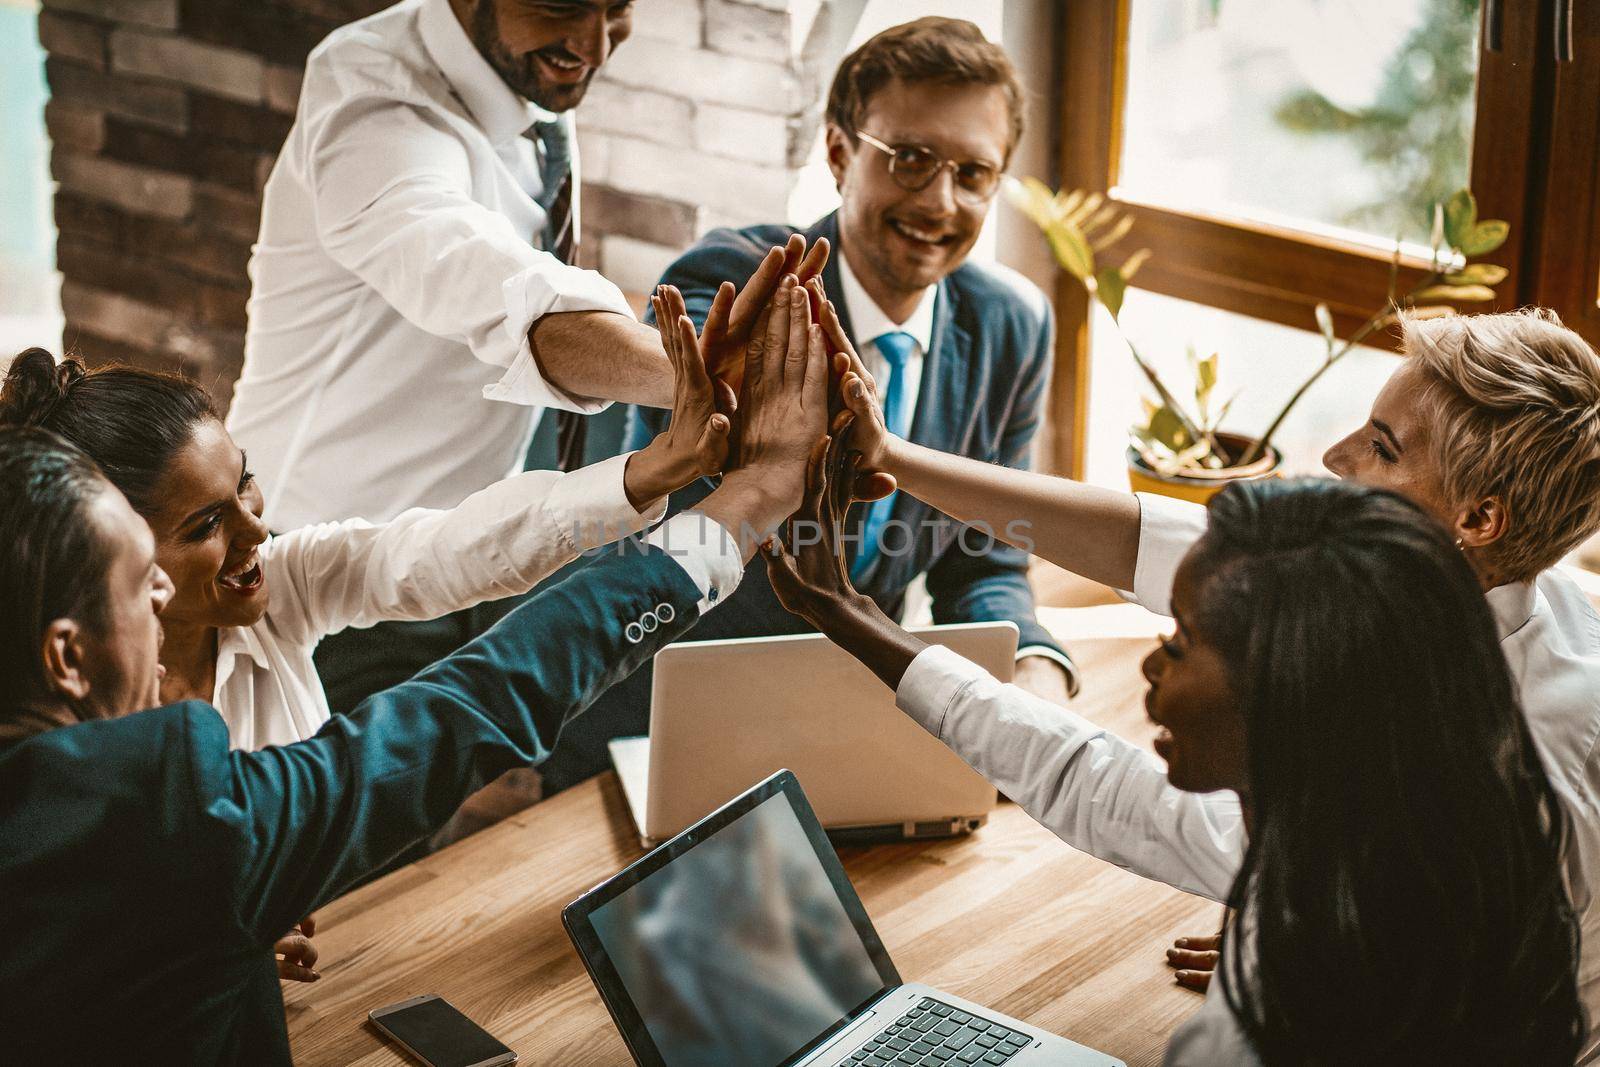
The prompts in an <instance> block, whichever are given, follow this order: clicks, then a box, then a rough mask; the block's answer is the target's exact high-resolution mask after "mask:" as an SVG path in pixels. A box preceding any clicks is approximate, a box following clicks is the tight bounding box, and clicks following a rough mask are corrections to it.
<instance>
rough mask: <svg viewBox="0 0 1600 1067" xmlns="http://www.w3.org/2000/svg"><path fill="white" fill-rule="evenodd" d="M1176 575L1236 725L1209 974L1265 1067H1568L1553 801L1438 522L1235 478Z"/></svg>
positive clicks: (1562, 819)
mask: <svg viewBox="0 0 1600 1067" xmlns="http://www.w3.org/2000/svg"><path fill="white" fill-rule="evenodd" d="M1184 567H1185V568H1186V569H1187V571H1188V573H1191V574H1195V575H1198V576H1199V577H1198V579H1197V581H1198V586H1197V592H1196V594H1195V596H1194V604H1193V607H1192V609H1191V612H1190V618H1189V619H1188V620H1186V623H1185V625H1186V626H1187V627H1188V630H1189V634H1190V636H1191V637H1195V638H1197V639H1199V638H1203V639H1204V640H1205V641H1206V643H1208V644H1210V645H1211V646H1213V647H1214V648H1216V649H1217V651H1218V652H1220V653H1221V655H1222V657H1223V660H1224V661H1225V662H1226V663H1227V666H1228V673H1229V675H1230V678H1231V680H1232V682H1233V689H1234V696H1235V698H1236V700H1237V703H1238V707H1239V711H1240V713H1241V714H1242V715H1243V717H1244V721H1245V733H1246V738H1247V747H1248V750H1249V755H1248V761H1249V780H1250V798H1251V802H1252V804H1253V807H1254V825H1253V826H1252V827H1251V830H1250V841H1249V845H1248V847H1247V848H1246V850H1245V855H1244V862H1243V864H1242V865H1241V867H1240V870H1239V874H1238V876H1237V878H1236V880H1235V881H1234V883H1233V889H1232V891H1231V892H1230V893H1229V897H1228V903H1229V904H1230V905H1232V906H1233V907H1234V908H1235V909H1237V917H1236V918H1235V919H1234V921H1233V923H1232V925H1231V927H1230V932H1229V934H1228V936H1227V938H1226V940H1225V942H1224V944H1223V954H1222V961H1221V964H1220V966H1219V967H1218V970H1217V977H1216V978H1215V979H1214V980H1215V981H1220V982H1221V983H1222V992H1223V995H1224V997H1225V999H1226V1001H1227V1004H1228V1007H1229V1008H1230V1009H1231V1010H1232V1012H1233V1014H1234V1016H1235V1017H1236V1018H1237V1019H1238V1020H1239V1022H1240V1024H1241V1026H1242V1027H1243V1028H1244V1031H1245V1033H1246V1034H1247V1035H1248V1036H1249V1038H1250V1042H1251V1044H1252V1045H1253V1046H1254V1047H1255V1051H1256V1053H1257V1055H1258V1056H1259V1057H1260V1059H1261V1062H1263V1063H1269V1064H1318V1065H1321V1067H1341V1065H1345V1064H1361V1065H1363V1067H1373V1065H1382V1064H1412V1063H1458V1064H1465V1063H1473V1064H1487V1063H1525V1064H1565V1063H1571V1062H1572V1061H1573V1059H1575V1058H1576V1057H1577V1054H1578V1051H1579V1049H1580V1048H1581V1047H1582V1037H1583V1031H1584V1020H1583V1012H1582V1008H1581V1006H1580V1004H1579V1001H1578V987H1577V971H1578V928H1577V923H1576V920H1575V919H1574V917H1573V914H1572V907H1571V904H1570V903H1569V901H1568V899H1567V894H1566V889H1565V883H1564V881H1563V874H1562V871H1563V868H1562V864H1561V848H1562V841H1563V839H1564V835H1565V829H1564V828H1565V826H1566V822H1567V816H1566V814H1565V811H1564V809H1563V808H1562V807H1561V803H1560V801H1559V800H1558V799H1557V797H1556V794H1555V790H1554V789H1553V788H1552V787H1551V785H1550V780H1549V778H1548V777H1547V776H1546V775H1545V771H1544V765H1543V763H1542V761H1541V760H1540V757H1539V751H1538V748H1537V746H1536V745H1535V744H1534V741H1533V736H1532V734H1530V733H1529V731H1528V724H1527V720H1526V718H1525V717H1524V716H1523V714H1522V710H1521V708H1519V707H1518V705H1517V696H1516V685H1515V682H1514V681H1513V679H1512V676H1511V670H1510V667H1509V666H1508V665H1507V663H1506V657H1505V653H1504V652H1503V651H1502V650H1501V648H1500V635H1499V633H1498V631H1497V630H1496V628H1495V622H1494V616H1493V614H1492V613H1491V612H1490V609H1489V604H1488V601H1486V600H1485V599H1484V596H1483V590H1482V588H1481V587H1480V586H1479V585H1478V580H1477V578H1476V576H1474V574H1473V573H1472V568H1471V567H1470V566H1468V564H1467V562H1466V560H1465V559H1464V558H1463V557H1462V555H1461V552H1460V550H1459V549H1457V548H1456V547H1455V545H1453V544H1452V543H1451V540H1450V536H1449V535H1448V534H1447V533H1446V532H1445V531H1444V528H1443V527H1441V526H1439V525H1438V524H1437V523H1435V522H1434V521H1433V520H1432V519H1430V518H1429V517H1428V516H1427V515H1425V514H1423V512H1422V511H1421V509H1419V508H1418V507H1417V506H1416V505H1415V504H1413V503H1411V502H1410V501H1408V500H1406V499H1404V498H1402V497H1400V496H1397V495H1395V494H1393V493H1388V492H1384V491H1382V490H1376V489H1370V488H1365V487H1362V486H1358V485H1356V484H1354V483H1352V482H1340V481H1333V480H1331V479H1308V480H1305V481H1276V480H1274V481H1259V482H1236V483H1234V484H1233V485H1230V486H1229V487H1228V488H1227V489H1226V490H1224V491H1223V492H1222V493H1220V494H1219V495H1217V496H1216V497H1215V498H1214V499H1213V500H1212V501H1211V506H1210V511H1209V516H1208V527H1207V530H1206V534H1205V536H1204V537H1202V538H1201V539H1200V541H1199V542H1197V543H1196V545H1195V546H1194V548H1193V549H1191V550H1190V553H1189V556H1188V558H1187V559H1186V560H1185V562H1184ZM1352 1020H1360V1022H1359V1025H1355V1026H1352V1025H1350V1024H1351V1021H1352Z"/></svg>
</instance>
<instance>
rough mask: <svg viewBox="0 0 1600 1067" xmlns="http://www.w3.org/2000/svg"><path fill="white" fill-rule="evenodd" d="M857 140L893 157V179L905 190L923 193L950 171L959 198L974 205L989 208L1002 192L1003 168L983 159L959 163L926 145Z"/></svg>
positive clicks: (867, 138) (862, 135)
mask: <svg viewBox="0 0 1600 1067" xmlns="http://www.w3.org/2000/svg"><path fill="white" fill-rule="evenodd" d="M856 136H857V137H859V138H860V139H861V140H863V141H865V142H866V143H867V144H869V145H871V146H872V147H873V148H876V149H877V150H878V151H880V152H882V153H884V154H885V155H887V156H888V157H889V177H891V178H893V179H894V181H895V184H896V185H898V186H900V188H902V189H906V190H909V191H911V192H913V193H916V192H921V191H922V190H923V189H926V188H927V187H928V186H929V185H931V184H933V181H934V179H935V178H937V177H938V176H939V172H940V171H942V170H946V169H948V170H949V171H950V175H951V177H952V178H954V179H955V193H956V196H957V197H959V198H960V199H962V200H965V201H967V202H968V203H972V204H987V203H988V202H989V201H990V200H992V199H993V198H994V194H995V190H997V189H999V188H1000V168H999V167H997V166H995V165H994V164H993V163H989V162H986V161H984V160H981V159H969V160H967V161H966V162H964V163H957V162H956V161H955V160H953V159H945V158H943V157H942V156H940V155H938V154H937V153H935V152H934V151H933V150H932V149H930V148H924V147H923V146H922V145H916V144H902V145H887V144H884V143H883V142H882V141H880V140H878V139H877V138H876V137H874V136H872V135H871V134H869V133H863V132H862V131H860V130H857V131H856Z"/></svg>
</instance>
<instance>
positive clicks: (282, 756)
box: [191, 278, 828, 946]
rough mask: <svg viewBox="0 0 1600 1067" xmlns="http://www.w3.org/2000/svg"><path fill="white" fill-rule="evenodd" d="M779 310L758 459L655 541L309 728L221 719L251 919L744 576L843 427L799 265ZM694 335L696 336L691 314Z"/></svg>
mask: <svg viewBox="0 0 1600 1067" xmlns="http://www.w3.org/2000/svg"><path fill="white" fill-rule="evenodd" d="M763 317H764V319H766V320H767V321H764V322H763V324H762V331H761V334H760V336H759V337H757V338H754V339H753V340H752V343H751V345H750V351H749V353H748V354H747V356H746V358H745V367H744V371H745V376H746V382H745V390H744V397H745V399H746V401H747V408H746V410H745V411H744V412H743V413H742V417H743V419H744V420H745V427H744V438H743V444H744V452H743V456H742V461H743V462H742V464H741V465H740V466H739V467H738V468H737V469H735V470H733V471H730V472H729V474H728V476H727V477H726V478H725V479H724V481H723V484H722V486H721V487H719V488H718V490H717V491H716V492H715V493H713V494H712V495H711V496H710V497H709V498H707V500H706V501H705V503H704V506H703V508H702V509H701V511H700V513H699V514H698V515H696V514H694V513H689V514H685V515H680V516H678V517H677V518H675V519H673V520H671V521H670V522H669V523H667V524H666V525H665V526H663V527H661V528H659V529H658V530H656V531H655V532H654V533H652V534H651V535H650V537H649V539H648V541H647V546H648V547H646V548H645V549H644V550H643V554H642V555H640V554H636V553H632V552H628V553H617V554H615V555H612V556H608V557H605V558H603V559H601V560H599V561H597V562H596V563H595V564H593V565H591V566H589V567H586V568H584V569H583V570H582V571H580V572H578V573H577V574H575V575H573V576H572V577H571V578H569V579H568V580H567V581H564V582H561V583H560V584H558V585H555V586H553V587H552V588H550V589H548V590H546V591H545V592H543V593H541V594H540V595H539V596H537V597H535V598H534V599H533V600H531V601H529V602H528V603H526V604H524V605H522V606H521V607H519V608H517V609H516V610H515V611H513V612H512V613H511V614H510V615H508V616H506V618H505V619H503V620H501V622H500V623H499V624H497V625H496V626H494V627H493V628H491V629H490V630H489V631H488V632H487V633H485V634H484V635H483V636H482V637H480V638H478V639H477V640H476V641H474V642H472V643H471V644H469V645H467V646H466V647H464V648H463V649H461V650H460V651H459V652H457V653H455V654H454V655H452V656H450V657H448V658H446V659H444V660H442V661H440V662H439V663H437V664H434V665H433V666H432V667H430V668H428V669H427V670H425V671H423V672H422V673H420V674H419V675H417V677H416V678H414V679H412V680H411V681H409V682H406V683H404V684H402V685H400V686H396V687H395V688H393V689H389V690H386V691H385V692H383V693H379V694H378V695H376V696H374V697H372V698H371V699H369V700H367V701H366V702H364V703H363V704H362V705H361V706H360V707H359V708H357V709H356V711H355V712H354V713H352V714H351V715H349V716H346V717H343V718H342V719H339V720H337V721H335V722H333V723H330V724H329V725H328V726H326V727H324V728H323V730H322V731H321V732H320V733H318V734H317V736H316V737H314V738H311V739H310V740H308V741H302V742H300V743H299V744H294V745H285V746H279V747H275V748H267V749H263V750H261V751H259V752H248V753H247V752H232V753H228V752H226V742H227V738H226V733H225V731H223V730H222V728H221V723H220V721H218V720H216V719H215V717H214V716H213V717H212V718H211V719H210V730H209V733H208V735H207V737H206V738H204V739H202V740H203V742H204V743H202V744H197V745H196V746H195V751H194V753H193V764H194V768H195V770H194V774H193V775H192V776H191V777H192V779H193V780H194V781H195V782H196V788H197V790H198V793H199V797H198V799H199V800H200V801H201V811H202V812H203V816H202V819H201V831H200V832H201V833H202V834H203V835H206V836H208V837H210V838H211V839H212V840H211V841H210V842H208V843H209V844H210V845H212V846H214V847H215V850H216V853H217V854H219V855H225V857H226V859H225V862H223V863H222V864H220V866H219V869H220V870H222V871H225V872H226V877H227V878H228V879H229V880H230V882H229V884H230V885H231V887H232V896H233V901H234V905H235V909H236V913H237V916H238V919H239V921H240V922H241V923H242V924H243V925H244V926H245V928H246V929H248V930H251V931H252V932H253V933H254V934H256V935H257V936H258V937H260V938H261V939H262V944H263V946H265V945H269V944H271V943H272V941H273V940H274V939H275V938H277V937H278V936H279V935H280V934H281V933H282V932H283V931H284V930H286V929H288V928H289V926H290V925H291V924H292V923H294V922H295V921H297V920H298V919H299V918H300V917H302V916H304V915H305V914H307V913H308V912H310V911H311V910H312V909H314V908H315V907H316V906H317V905H318V904H320V903H322V902H324V901H326V900H328V899H330V898H332V897H333V896H335V895H337V894H338V893H340V892H342V891H343V890H344V889H345V888H347V887H348V886H349V885H350V884H351V883H352V882H353V881H354V880H356V879H358V878H360V877H362V876H363V875H365V874H367V873H370V872H371V871H372V870H374V869H376V868H377V867H379V866H381V865H382V864H383V863H385V862H387V861H388V860H389V859H390V858H392V857H393V856H394V855H395V854H396V853H398V852H399V851H400V850H401V849H402V848H404V847H405V846H407V845H409V844H410V843H412V842H413V841H416V840H418V839H420V838H422V837H423V836H425V835H426V834H427V833H428V832H430V831H431V830H432V829H434V828H435V827H437V826H438V825H439V824H440V823H442V822H443V821H444V820H445V819H446V818H448V817H449V815H450V813H451V812H452V811H454V810H455V808H456V806H457V805H458V804H459V803H460V801H461V798H462V797H464V796H465V795H466V794H467V793H468V792H470V791H471V790H472V789H474V788H476V787H477V786H479V785H481V784H483V783H484V782H486V781H488V780H490V779H492V778H494V777H495V776H496V775H497V774H499V773H501V772H503V771H505V770H508V769H510V768H512V767H515V766H526V765H529V764H535V763H538V762H540V761H541V760H543V759H544V758H545V756H547V755H548V754H549V751H550V749H551V747H552V746H553V745H554V744H555V741H556V737H557V735H558V733H559V731H560V729H561V727H562V725H563V723H565V722H566V720H568V719H569V718H571V717H572V716H573V715H576V714H577V713H578V712H580V711H582V710H583V708H585V707H586V706H588V704H589V703H591V702H592V701H593V700H594V699H595V698H596V697H597V696H599V694H600V693H602V692H603V691H604V690H605V689H606V688H607V687H608V686H610V685H612V684H613V683H615V682H617V681H619V680H620V679H622V678H624V677H626V676H627V675H628V674H630V673H632V672H633V671H634V670H635V669H637V668H638V667H639V666H640V665H641V664H643V663H644V662H645V661H646V660H647V659H648V658H649V657H650V655H651V654H652V653H653V652H654V651H656V650H657V649H658V648H660V647H661V646H662V645H664V644H666V643H667V642H669V641H671V640H673V639H674V638H676V637H677V636H679V635H681V634H682V633H683V632H684V631H685V630H687V629H688V628H689V627H690V626H692V625H693V624H694V622H695V621H696V619H697V618H698V617H699V615H700V613H701V612H703V611H705V610H708V609H709V608H710V606H711V605H712V604H714V603H716V602H717V601H718V600H719V599H721V595H725V594H727V593H729V592H731V591H732V589H733V588H734V587H735V586H737V584H738V582H739V578H740V576H741V574H742V573H743V569H744V565H745V563H746V562H747V560H748V558H749V554H750V553H752V552H753V551H754V546H755V543H756V542H755V539H754V537H746V536H745V534H746V531H752V532H757V535H759V532H763V531H766V530H770V529H773V528H776V526H777V525H778V524H779V523H780V522H781V521H782V518H783V516H785V515H787V514H789V513H790V512H791V511H792V510H793V509H794V507H795V506H796V505H797V503H798V502H799V500H800V497H801V487H802V484H803V481H804V478H805V462H806V457H807V453H808V451H809V449H810V446H811V442H812V441H814V440H818V439H823V437H824V434H823V431H824V430H825V429H826V426H827V377H828V372H827V355H826V353H825V351H824V348H823V342H822V336H821V333H820V331H818V330H817V328H816V327H815V326H813V325H811V322H810V317H809V315H808V314H807V310H806V299H805V296H804V293H803V291H802V290H801V289H799V288H798V286H796V285H795V284H794V282H793V279H792V278H791V279H788V280H786V281H785V282H784V284H783V285H782V286H781V288H780V291H779V294H778V298H777V301H776V302H775V306H774V307H773V309H772V313H771V315H770V316H763ZM674 324H675V325H677V326H685V325H687V319H686V318H685V317H683V316H678V317H676V318H675V320H674ZM683 339H684V340H685V341H686V342H689V341H693V340H696V338H695V337H694V334H693V331H692V327H690V328H689V329H688V330H687V331H686V333H685V334H684V338H683ZM701 520H705V521H701ZM708 524H710V525H714V526H715V535H714V536H712V537H710V538H703V537H701V536H700V534H701V532H702V531H703V530H704V529H705V527H706V526H707V525H708ZM674 533H676V534H677V535H678V536H676V537H673V536H672V535H673V534H674ZM719 594H720V595H719ZM197 721H200V722H202V723H203V722H205V721H206V720H205V717H204V716H199V717H197Z"/></svg>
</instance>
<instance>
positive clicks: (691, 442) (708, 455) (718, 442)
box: [623, 285, 738, 508]
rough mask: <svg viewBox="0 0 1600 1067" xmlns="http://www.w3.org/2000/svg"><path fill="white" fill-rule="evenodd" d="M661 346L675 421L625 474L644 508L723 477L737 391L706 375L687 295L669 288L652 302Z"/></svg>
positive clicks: (632, 459)
mask: <svg viewBox="0 0 1600 1067" xmlns="http://www.w3.org/2000/svg"><path fill="white" fill-rule="evenodd" d="M650 305H651V307H652V308H653V309H654V310H655V319H656V330H657V331H658V332H659V333H660V334H661V346H662V347H663V348H665V349H666V351H667V359H668V360H670V361H671V363H672V375H673V396H672V415H671V420H670V421H669V422H668V424H667V428H666V429H665V430H663V431H662V432H661V433H659V434H657V435H656V436H655V439H654V440H652V441H651V442H650V443H649V444H648V445H646V446H645V447H644V448H642V449H640V450H639V451H638V452H636V453H634V454H633V456H631V457H630V458H629V460H628V466H627V469H626V470H625V471H624V472H623V485H624V488H625V489H626V490H627V493H628V500H629V502H630V503H632V504H633V505H634V507H636V508H643V507H644V506H645V505H647V504H648V503H650V502H651V501H653V500H658V499H660V498H661V497H663V496H666V495H667V494H668V493H671V492H673V491H674V490H676V489H681V488H682V487H683V486H685V485H688V484H689V483H690V482H692V481H694V480H695V479H696V478H702V477H706V476H708V475H712V474H717V473H720V472H721V470H722V468H723V465H724V464H725V463H726V462H727V459H728V441H729V436H730V432H731V430H732V422H731V420H730V416H731V415H732V414H733V412H734V410H735V409H736V408H737V406H738V401H737V399H736V398H735V396H734V392H733V389H732V388H731V387H730V386H729V385H728V384H727V383H726V382H723V381H719V380H715V379H713V378H712V377H711V376H710V375H709V374H707V373H706V366H705V363H704V361H703V360H702V358H701V355H700V343H699V338H697V337H696V336H695V332H694V322H693V321H692V320H691V319H690V318H689V316H688V314H687V312H686V309H685V307H684V303H683V294H681V293H679V292H678V290H677V289H676V288H674V287H673V286H670V285H664V286H661V287H659V288H658V289H657V290H656V293H655V294H654V295H653V296H651V298H650Z"/></svg>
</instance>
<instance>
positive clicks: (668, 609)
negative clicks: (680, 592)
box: [656, 604, 678, 623]
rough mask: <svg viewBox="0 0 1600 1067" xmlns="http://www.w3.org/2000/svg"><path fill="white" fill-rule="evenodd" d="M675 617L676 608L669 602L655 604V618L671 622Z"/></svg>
mask: <svg viewBox="0 0 1600 1067" xmlns="http://www.w3.org/2000/svg"><path fill="white" fill-rule="evenodd" d="M677 617H678V612H677V609H675V608H674V607H673V606H672V605H671V604H657V605H656V618H658V619H660V620H661V621H662V622H663V623H668V622H671V621H672V620H673V619H676V618H677Z"/></svg>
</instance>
